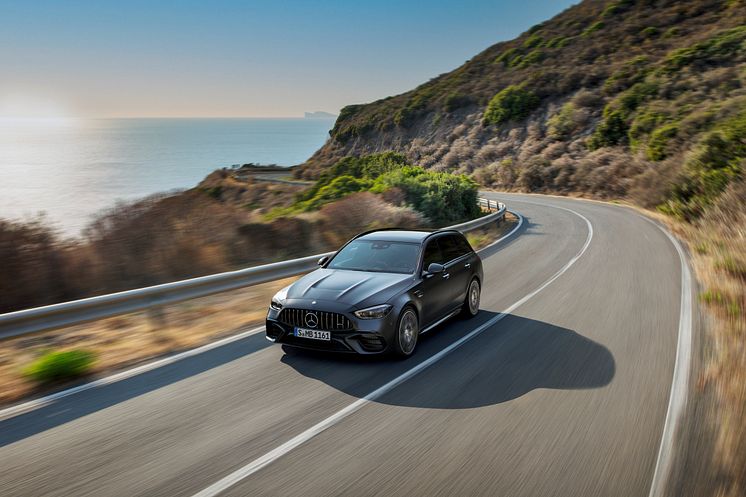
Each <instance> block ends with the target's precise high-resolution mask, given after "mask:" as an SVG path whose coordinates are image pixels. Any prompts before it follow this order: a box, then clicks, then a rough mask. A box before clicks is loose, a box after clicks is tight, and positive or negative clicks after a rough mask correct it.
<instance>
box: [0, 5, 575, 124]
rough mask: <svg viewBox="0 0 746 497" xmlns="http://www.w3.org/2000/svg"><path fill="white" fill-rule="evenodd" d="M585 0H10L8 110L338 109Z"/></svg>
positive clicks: (0, 101) (405, 84) (1, 27)
mask: <svg viewBox="0 0 746 497" xmlns="http://www.w3.org/2000/svg"><path fill="white" fill-rule="evenodd" d="M573 3H576V2H574V1H568V0H521V1H515V0H513V1H507V0H503V1H501V0H493V1H491V2H490V1H477V0H466V1H465V0H451V1H441V0H429V1H423V2H395V1H388V0H386V1H376V2H362V1H359V0H347V1H284V0H275V1H244V2H238V1H227V0H219V1H203V2H196V1H180V2H176V1H167V0H159V1H152V0H149V1H139V0H118V1H104V0H90V1H62V0H60V1H44V0H31V1H29V0H21V1H11V0H0V74H1V76H0V117H49V116H51V117H58V116H82V117H140V116H143V117H157V116H163V117H171V116H173V117H193V116H194V117H207V116H298V115H302V114H303V112H304V111H312V110H324V111H328V112H334V113H336V112H338V111H339V109H340V108H341V107H343V106H344V105H347V104H351V103H361V102H369V101H371V100H375V99H378V98H382V97H386V96H388V95H394V94H397V93H401V92H403V91H406V90H409V89H411V88H413V87H415V86H417V85H418V84H420V83H422V82H424V81H427V80H428V79H430V78H432V77H434V76H437V75H438V74H440V73H443V72H447V71H449V70H451V69H454V68H455V67H457V66H459V65H460V64H462V63H463V62H464V61H465V60H467V59H469V58H470V57H472V56H473V55H475V54H476V53H478V52H479V51H481V50H483V49H484V48H486V47H488V46H489V45H491V44H493V43H495V42H497V41H501V40H506V39H510V38H513V37H514V36H516V35H518V34H520V33H521V32H523V31H525V30H526V29H527V28H529V27H530V26H532V25H534V24H536V23H537V22H540V21H543V20H545V19H548V18H549V17H551V16H553V15H554V14H556V13H558V12H560V11H562V10H564V9H565V8H567V7H568V6H570V5H571V4H573Z"/></svg>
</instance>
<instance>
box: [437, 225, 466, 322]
mask: <svg viewBox="0 0 746 497" xmlns="http://www.w3.org/2000/svg"><path fill="white" fill-rule="evenodd" d="M462 238H463V236H462V235H460V234H457V233H453V234H450V233H449V234H445V235H442V236H441V237H440V238H439V239H438V244H439V246H440V250H441V252H442V254H443V259H444V260H445V261H446V263H445V264H444V266H445V268H446V270H445V273H444V275H446V274H447V276H446V279H447V282H448V284H447V285H446V286H447V287H448V296H447V298H446V299H447V307H448V308H449V309H453V308H454V307H456V306H459V305H461V304H462V303H463V302H464V300H465V299H466V287H467V286H468V285H469V277H470V276H471V261H470V259H469V254H470V253H471V250H470V249H469V248H468V247H469V245H468V243H467V244H464V243H462Z"/></svg>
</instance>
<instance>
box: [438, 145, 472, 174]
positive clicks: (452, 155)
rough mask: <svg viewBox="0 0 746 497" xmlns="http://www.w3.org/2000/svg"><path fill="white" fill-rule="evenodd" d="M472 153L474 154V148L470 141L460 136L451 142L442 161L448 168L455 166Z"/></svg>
mask: <svg viewBox="0 0 746 497" xmlns="http://www.w3.org/2000/svg"><path fill="white" fill-rule="evenodd" d="M472 155H474V150H473V149H472V145H471V144H470V143H469V141H468V140H467V139H466V138H459V139H458V140H456V141H454V142H453V143H452V144H451V147H450V149H449V150H448V153H447V154H445V155H444V156H443V159H442V162H443V164H445V165H446V166H447V167H448V168H455V167H457V166H458V165H459V163H461V162H463V161H465V160H467V159H468V158H470V157H471V156H472Z"/></svg>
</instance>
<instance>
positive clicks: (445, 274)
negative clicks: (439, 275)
mask: <svg viewBox="0 0 746 497" xmlns="http://www.w3.org/2000/svg"><path fill="white" fill-rule="evenodd" d="M450 277H451V275H450V274H449V273H443V279H445V280H447V279H448V278H450Z"/></svg>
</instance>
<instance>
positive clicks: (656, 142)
mask: <svg viewBox="0 0 746 497" xmlns="http://www.w3.org/2000/svg"><path fill="white" fill-rule="evenodd" d="M678 131H679V126H678V124H676V123H669V124H664V125H663V126H661V127H660V128H657V129H656V130H655V131H653V132H652V133H651V135H650V141H649V142H648V149H647V156H648V159H650V160H654V161H659V160H663V159H665V158H666V155H667V154H666V147H667V146H668V142H669V141H670V140H671V138H674V137H676V134H677V133H678Z"/></svg>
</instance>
